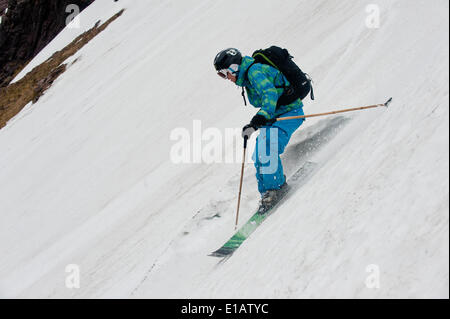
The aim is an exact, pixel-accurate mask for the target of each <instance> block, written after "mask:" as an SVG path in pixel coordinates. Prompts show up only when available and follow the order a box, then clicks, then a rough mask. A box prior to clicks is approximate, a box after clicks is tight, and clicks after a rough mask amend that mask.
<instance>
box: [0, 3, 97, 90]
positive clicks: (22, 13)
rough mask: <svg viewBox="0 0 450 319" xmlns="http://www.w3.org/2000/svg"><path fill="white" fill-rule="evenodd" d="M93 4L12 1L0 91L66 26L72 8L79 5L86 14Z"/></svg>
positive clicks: (3, 34) (5, 22)
mask: <svg viewBox="0 0 450 319" xmlns="http://www.w3.org/2000/svg"><path fill="white" fill-rule="evenodd" d="M0 1H2V0H0ZM93 1H94V0H52V1H49V0H9V2H8V6H7V7H8V12H7V14H6V15H4V16H3V18H2V23H1V24H0V48H1V50H0V87H3V86H6V85H7V84H8V83H9V82H10V81H11V80H12V79H13V77H14V76H15V75H16V74H17V73H18V71H20V69H21V68H22V67H23V66H24V65H25V64H26V63H27V62H28V61H30V60H31V59H32V58H33V57H34V56H36V54H38V53H39V51H41V50H42V49H43V48H44V47H45V46H46V45H47V44H48V43H49V42H50V41H51V40H52V39H53V38H54V37H55V36H56V35H57V34H58V33H59V32H60V31H61V30H62V29H63V28H64V27H65V26H66V19H67V17H68V16H69V15H70V14H71V12H69V13H67V12H66V8H67V6H68V5H69V4H75V5H78V7H79V8H80V11H82V10H83V9H85V8H86V7H87V6H88V5H89V4H91V3H92V2H93ZM0 4H1V3H0Z"/></svg>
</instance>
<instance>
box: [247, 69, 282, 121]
mask: <svg viewBox="0 0 450 319" xmlns="http://www.w3.org/2000/svg"><path fill="white" fill-rule="evenodd" d="M248 80H249V82H250V84H251V85H252V87H254V88H255V91H256V93H257V94H258V96H259V98H260V103H261V105H258V106H259V107H261V109H260V110H259V111H258V113H257V114H260V115H263V116H264V117H265V118H266V119H268V120H271V119H273V118H274V116H275V111H276V108H277V101H278V92H277V89H276V88H275V86H274V85H273V83H272V81H271V80H270V78H269V77H268V76H267V75H266V74H265V73H264V72H262V70H261V67H260V66H259V65H254V66H253V67H252V68H251V69H250V70H249V72H248Z"/></svg>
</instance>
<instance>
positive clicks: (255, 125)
mask: <svg viewBox="0 0 450 319" xmlns="http://www.w3.org/2000/svg"><path fill="white" fill-rule="evenodd" d="M275 122H276V120H275V119H274V120H268V119H266V118H265V117H264V116H263V115H261V114H256V115H255V116H254V117H253V118H252V120H251V121H250V124H247V125H246V126H244V128H243V129H242V137H243V138H244V139H249V138H250V136H251V135H252V134H253V133H255V132H256V131H257V130H258V129H259V128H260V127H262V126H265V125H271V124H273V123H275Z"/></svg>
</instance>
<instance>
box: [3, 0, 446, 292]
mask: <svg viewBox="0 0 450 319" xmlns="http://www.w3.org/2000/svg"><path fill="white" fill-rule="evenodd" d="M430 3H431V2H427V1H422V0H409V1H406V0H395V1H394V0H380V1H378V2H377V5H378V6H379V9H380V27H379V28H374V29H371V28H368V27H367V26H366V20H367V18H368V16H369V15H370V13H368V12H367V11H366V5H367V4H366V3H364V2H361V1H357V0H348V1H339V2H336V1H329V0H318V1H301V2H299V1H294V0H289V1H283V2H277V3H276V5H275V4H274V2H271V1H267V2H261V1H256V0H252V1H245V2H242V3H241V4H240V9H239V10H235V11H233V15H224V12H228V11H229V1H225V0H220V1H197V0H187V1H157V0H152V1H131V0H121V1H119V2H112V1H109V0H96V1H95V2H94V3H93V4H92V5H91V6H89V7H88V8H87V9H86V10H85V11H83V12H82V13H81V15H80V23H81V28H79V29H65V30H63V31H62V32H61V33H60V34H59V35H58V36H57V37H56V38H55V39H54V40H53V41H52V42H51V43H50V44H49V45H48V46H47V47H46V48H44V50H42V52H41V53H40V54H39V55H38V56H37V57H36V58H35V59H34V60H33V61H32V62H31V63H30V64H29V65H27V66H26V67H25V68H24V70H23V71H22V72H21V73H20V74H19V75H18V76H17V78H16V79H15V80H16V81H17V80H18V79H20V78H21V77H22V76H23V75H25V74H26V73H27V72H29V71H30V70H31V69H32V68H33V67H34V66H36V65H38V64H40V63H42V62H43V61H45V60H46V59H47V58H49V57H50V56H51V55H52V54H53V52H55V51H56V50H60V49H62V48H63V47H64V46H65V45H67V44H69V43H70V42H71V41H72V40H73V39H74V38H75V37H76V36H78V35H79V34H81V33H82V32H84V31H86V30H88V29H90V28H91V27H92V26H93V25H94V24H95V22H96V21H97V20H102V21H106V20H107V19H108V18H109V17H111V16H112V15H114V14H115V13H117V12H118V11H120V10H121V9H122V8H125V9H126V11H125V12H124V14H123V15H122V16H121V17H120V18H119V19H117V20H116V21H115V22H114V23H113V24H111V25H110V26H109V27H108V29H106V30H105V31H104V32H102V33H101V34H100V35H99V36H98V37H96V38H95V39H93V40H92V41H91V42H90V43H89V44H88V45H86V46H85V47H83V48H82V49H81V51H80V52H78V53H77V54H75V55H74V56H73V57H71V58H70V59H69V60H68V61H67V62H68V63H69V67H68V70H67V71H66V72H65V73H64V74H63V75H62V76H61V77H60V78H58V79H57V81H55V83H54V84H53V86H52V87H51V88H50V89H49V90H48V91H47V92H46V93H45V94H44V95H43V96H42V98H41V99H40V100H39V101H38V102H37V103H36V104H30V105H27V106H26V107H25V108H24V109H23V110H22V111H21V112H20V113H19V114H18V115H17V116H16V117H14V118H13V119H12V120H11V121H10V122H9V123H8V124H7V126H6V127H4V128H3V129H2V130H0V167H1V170H0V185H1V186H0V187H1V189H0V202H1V207H0V256H1V257H0V297H2V298H3V297H5V298H14V297H25V298H29V297H42V298H86V297H87V298H118V297H125V298H327V297H329V298H404V297H409V298H423V297H437V298H448V291H449V284H448V283H449V276H448V269H449V264H448V260H449V255H448V251H449V244H448V243H449V231H448V209H449V200H448V198H449V187H448V174H449V146H448V144H449V133H448V131H449V127H448V126H449V125H448V124H449V117H448V113H449V107H448V105H449V92H448V82H449V75H448V67H449V66H448V55H449V44H448V43H449V42H448V21H449V17H448V9H449V8H448V1H444V0H442V1H441V0H435V1H433V4H432V5H430ZM225 18H226V23H224V21H225V20H224V19H225ZM268 21H270V22H271V23H268ZM274 26H276V27H274ZM272 44H277V45H280V46H283V47H286V48H288V49H289V51H290V53H291V54H292V55H293V56H294V57H295V61H296V62H298V63H299V65H300V67H301V68H302V69H303V70H305V71H307V72H308V73H309V74H310V75H311V76H312V77H313V79H314V90H315V95H316V101H314V102H313V101H310V100H309V99H306V100H305V101H304V102H305V108H304V111H305V113H306V114H311V113H321V112H327V111H331V110H336V109H340V108H346V107H356V106H364V105H371V104H374V103H382V102H384V101H385V100H386V99H387V98H389V97H391V96H392V97H393V102H392V104H391V105H390V106H389V108H387V109H386V108H379V109H373V110H366V111H361V112H352V113H346V114H343V115H341V116H330V117H325V118H311V119H307V120H306V121H305V123H304V124H303V125H302V126H301V128H300V129H299V130H298V131H297V132H296V133H295V134H294V135H293V137H292V139H291V141H290V143H289V145H288V147H287V149H286V151H285V154H283V164H284V168H285V173H286V175H288V176H289V175H291V174H292V173H294V172H295V170H296V169H297V168H298V167H300V166H301V165H302V164H303V163H305V162H307V161H312V162H314V163H317V164H318V166H317V167H316V169H315V170H314V174H312V175H311V176H310V177H309V178H308V180H307V181H306V182H305V183H302V184H301V187H300V188H298V189H295V191H294V192H291V193H290V194H289V197H288V198H287V199H286V200H285V201H284V202H283V204H282V205H280V207H279V208H278V209H277V210H276V212H275V213H274V214H273V215H271V216H270V217H269V218H268V219H267V220H266V221H265V222H264V223H263V224H262V225H260V226H259V227H258V229H257V230H256V231H255V232H254V233H253V234H252V235H251V237H250V238H248V239H247V240H246V241H245V242H244V244H243V245H242V246H241V247H240V248H239V249H238V250H237V251H236V252H235V253H234V254H233V255H232V257H231V258H227V259H223V260H217V259H216V258H212V257H208V256H207V255H208V254H209V253H210V252H211V251H213V250H216V249H217V248H218V247H220V246H221V245H222V244H223V243H224V242H225V241H226V240H227V239H228V238H229V237H230V236H231V235H232V234H233V228H234V218H235V209H236V201H237V198H236V197H237V191H238V183H239V177H240V176H239V174H240V163H239V158H237V160H236V163H234V164H228V163H212V164H206V163H190V164H174V163H172V162H171V159H170V151H171V146H172V145H173V141H171V140H170V134H171V132H172V131H173V129H175V128H186V129H187V130H188V131H189V132H190V133H191V134H194V133H193V121H194V120H201V125H202V129H203V130H206V129H207V128H211V127H212V128H218V129H219V130H221V131H222V132H223V131H224V130H225V129H226V128H230V127H236V128H240V127H242V126H244V125H245V124H247V122H248V121H249V120H250V119H251V117H252V116H253V115H254V113H255V112H256V109H253V108H251V107H243V106H241V104H242V98H241V96H240V94H239V93H240V91H239V90H237V89H236V88H235V87H234V86H233V85H232V84H231V83H228V82H226V81H222V80H221V79H219V78H218V77H217V75H216V74H215V72H214V70H213V67H212V60H213V58H214V56H215V54H216V53H217V52H218V51H219V50H221V49H223V48H225V47H231V46H233V47H238V48H240V49H241V50H242V51H243V52H244V53H245V54H250V53H251V52H252V51H253V50H255V49H259V48H262V47H267V46H269V45H272ZM77 59H78V60H77ZM75 60H77V62H76V63H73V61H75ZM253 141H254V137H253ZM251 145H252V144H251V143H250V146H251ZM224 146H225V147H224V150H227V151H230V150H232V149H233V147H234V145H231V144H230V145H228V144H227V145H224ZM237 151H238V152H239V153H238V156H239V155H240V150H237ZM251 151H252V149H251V147H250V151H249V153H250V154H249V156H250V155H251ZM191 152H192V153H193V151H192V150H191ZM192 156H193V154H191V157H192ZM254 174H255V169H254V166H253V164H252V163H250V162H248V163H247V164H246V166H245V176H244V187H243V193H242V202H241V210H240V218H239V219H240V221H241V223H243V222H245V221H246V220H247V219H248V218H249V217H250V216H251V215H252V214H253V213H254V211H255V209H256V207H257V204H258V196H259V194H258V192H257V188H256V180H255V177H254ZM69 264H76V265H79V267H80V275H81V277H80V288H79V289H68V288H67V287H66V286H65V280H66V278H67V276H68V273H66V272H65V269H66V266H67V265H69ZM373 266H375V267H378V268H377V269H379V279H380V282H379V283H380V287H379V288H378V289H370V288H368V286H367V284H366V280H367V278H368V276H369V275H370V269H373V268H370V267H373ZM368 267H369V268H368ZM368 269H369V271H368Z"/></svg>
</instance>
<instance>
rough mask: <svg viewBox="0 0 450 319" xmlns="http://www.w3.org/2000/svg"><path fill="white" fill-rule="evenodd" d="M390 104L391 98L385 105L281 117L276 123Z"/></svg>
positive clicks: (370, 107) (377, 105)
mask: <svg viewBox="0 0 450 319" xmlns="http://www.w3.org/2000/svg"><path fill="white" fill-rule="evenodd" d="M391 102H392V98H390V99H389V100H387V101H386V103H383V104H375V105H369V106H362V107H355V108H351V109H344V110H339V111H332V112H327V113H318V114H310V115H300V116H289V117H282V118H278V119H277V120H276V121H277V122H278V121H286V120H294V119H302V118H307V117H315V116H324V115H330V114H337V113H344V112H351V111H359V110H366V109H372V108H375V107H380V106H384V107H388V106H389V103H391Z"/></svg>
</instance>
